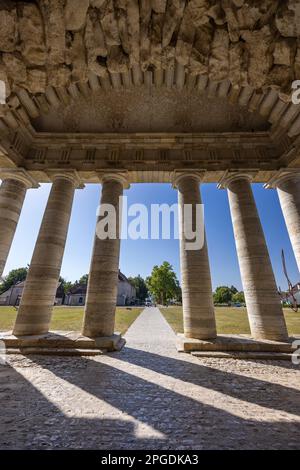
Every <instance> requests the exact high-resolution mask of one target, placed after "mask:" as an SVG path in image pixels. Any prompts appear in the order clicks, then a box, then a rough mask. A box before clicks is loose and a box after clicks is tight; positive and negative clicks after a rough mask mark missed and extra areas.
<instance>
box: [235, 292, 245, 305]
mask: <svg viewBox="0 0 300 470" xmlns="http://www.w3.org/2000/svg"><path fill="white" fill-rule="evenodd" d="M232 302H235V303H238V304H244V303H245V295H244V292H242V291H241V292H236V293H235V294H234V295H233V296H232Z"/></svg>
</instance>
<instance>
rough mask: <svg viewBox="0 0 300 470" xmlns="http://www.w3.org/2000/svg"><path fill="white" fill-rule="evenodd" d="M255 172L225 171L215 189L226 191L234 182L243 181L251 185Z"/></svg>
mask: <svg viewBox="0 0 300 470" xmlns="http://www.w3.org/2000/svg"><path fill="white" fill-rule="evenodd" d="M256 173H257V170H236V171H225V173H224V174H223V176H222V178H221V179H220V180H219V182H218V185H217V188H218V189H227V188H228V187H229V185H230V184H231V183H232V182H233V181H236V180H239V179H245V180H247V181H249V183H251V182H252V181H253V178H254V177H255V175H256Z"/></svg>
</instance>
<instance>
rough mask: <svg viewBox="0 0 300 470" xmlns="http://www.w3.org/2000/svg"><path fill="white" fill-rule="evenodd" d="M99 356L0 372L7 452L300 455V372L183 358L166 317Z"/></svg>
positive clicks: (136, 326)
mask: <svg viewBox="0 0 300 470" xmlns="http://www.w3.org/2000/svg"><path fill="white" fill-rule="evenodd" d="M126 339H127V345H126V347H125V348H124V349H123V350H122V351H121V352H118V353H113V354H109V355H105V356H97V357H91V358H87V357H83V358H79V357H55V356H48V357H45V356H44V357H42V356H30V358H29V357H27V358H26V357H23V356H11V357H10V358H9V365H8V366H3V365H2V366H0V400H1V401H0V403H1V413H0V448H1V449H29V448H34V449H61V448H97V449H266V448H267V449H281V448H290V449H296V448H299V446H300V444H299V443H300V366H293V365H292V364H290V363H288V362H286V361H276V362H275V361H274V362H270V361H240V360H234V359H222V360H219V359H208V358H207V359H201V360H199V359H197V358H194V357H192V356H190V355H187V354H179V353H177V351H176V349H175V335H174V333H173V331H172V330H171V329H170V327H169V325H168V324H167V323H166V321H165V319H164V318H163V317H162V315H161V314H160V312H159V310H158V309H154V308H147V309H145V310H144V311H143V312H142V314H141V315H140V316H139V317H138V319H137V320H136V321H135V322H134V323H133V325H132V326H131V327H130V328H129V330H128V332H127V334H126Z"/></svg>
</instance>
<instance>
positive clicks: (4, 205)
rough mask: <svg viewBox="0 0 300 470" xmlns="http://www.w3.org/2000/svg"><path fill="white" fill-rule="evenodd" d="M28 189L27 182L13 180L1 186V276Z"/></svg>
mask: <svg viewBox="0 0 300 470" xmlns="http://www.w3.org/2000/svg"><path fill="white" fill-rule="evenodd" d="M27 187H28V186H27V185H26V183H25V182H23V181H19V180H17V179H12V178H7V179H5V180H4V181H3V182H2V184H1V186H0V276H2V274H3V271H4V267H5V264H6V260H7V257H8V254H9V250H10V247H11V244H12V241H13V238H14V235H15V231H16V228H17V224H18V221H19V218H20V214H21V210H22V207H23V202H24V199H25V195H26V190H27Z"/></svg>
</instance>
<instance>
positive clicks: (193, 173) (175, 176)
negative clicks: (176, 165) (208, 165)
mask: <svg viewBox="0 0 300 470" xmlns="http://www.w3.org/2000/svg"><path fill="white" fill-rule="evenodd" d="M205 173H206V170H174V171H173V173H172V186H173V188H177V186H178V183H179V182H180V180H182V179H183V178H186V177H188V178H193V179H195V180H196V181H197V182H198V183H199V184H200V183H201V182H202V181H203V179H204V176H205Z"/></svg>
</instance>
